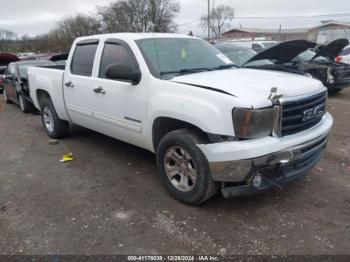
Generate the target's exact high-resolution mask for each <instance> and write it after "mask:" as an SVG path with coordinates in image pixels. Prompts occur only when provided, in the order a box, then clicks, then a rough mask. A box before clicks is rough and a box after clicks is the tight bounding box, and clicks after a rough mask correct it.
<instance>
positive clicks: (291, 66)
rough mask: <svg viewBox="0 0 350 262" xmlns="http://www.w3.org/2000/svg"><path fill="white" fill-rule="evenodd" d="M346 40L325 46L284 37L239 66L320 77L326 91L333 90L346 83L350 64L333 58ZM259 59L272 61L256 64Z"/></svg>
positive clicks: (349, 78) (345, 44) (345, 43)
mask: <svg viewBox="0 0 350 262" xmlns="http://www.w3.org/2000/svg"><path fill="white" fill-rule="evenodd" d="M348 44H349V40H347V39H338V40H335V41H333V42H332V43H330V44H328V45H326V46H317V44H316V43H312V42H308V41H305V40H294V41H288V42H284V43H280V44H278V45H276V46H274V47H272V48H269V49H267V50H265V51H262V52H261V53H259V54H257V55H256V56H254V57H252V58H250V59H249V60H248V61H247V62H246V63H245V64H244V65H243V66H244V67H246V68H247V67H248V68H258V69H266V70H277V71H285V72H290V73H296V74H303V75H311V76H312V77H314V78H316V79H318V80H320V81H321V82H322V83H323V84H324V85H325V86H326V87H327V88H328V91H329V92H330V93H337V92H340V91H341V90H342V89H343V88H345V87H348V86H350V65H349V64H346V63H342V62H336V57H337V56H338V55H339V54H340V53H341V51H342V50H343V49H344V47H346V46H347V45H348ZM310 49H313V50H314V51H310ZM262 60H265V61H266V60H269V61H270V62H272V64H271V63H266V64H259V65H257V64H256V61H262Z"/></svg>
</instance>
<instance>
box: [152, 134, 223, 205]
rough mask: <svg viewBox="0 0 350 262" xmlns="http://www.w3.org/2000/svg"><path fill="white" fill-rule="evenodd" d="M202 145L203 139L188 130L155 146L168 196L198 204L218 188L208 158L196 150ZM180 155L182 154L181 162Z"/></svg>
mask: <svg viewBox="0 0 350 262" xmlns="http://www.w3.org/2000/svg"><path fill="white" fill-rule="evenodd" d="M203 142H204V140H203V138H201V137H200V136H199V135H197V134H196V133H194V132H193V131H191V130H190V129H180V130H176V131H173V132H170V133H169V134H167V135H165V137H164V138H162V140H161V141H160V143H159V145H158V149H157V166H158V170H159V173H160V176H161V179H162V181H163V183H164V185H165V186H166V188H167V189H168V191H169V193H170V194H171V195H172V196H173V197H174V198H176V199H177V200H179V201H181V202H183V203H186V204H192V205H199V204H201V203H203V202H205V201H207V200H208V199H210V198H212V197H213V196H214V195H215V194H216V193H217V192H218V189H219V183H217V182H215V181H213V179H212V177H211V172H210V168H209V163H208V160H207V158H206V157H205V155H204V153H203V152H202V151H201V150H200V149H199V148H198V147H197V144H199V143H203ZM175 155H176V157H174V156H175ZM179 155H180V156H181V155H182V161H181V160H179ZM169 156H171V157H169ZM175 159H177V161H175ZM180 159H181V158H180ZM188 159H191V160H190V161H188ZM180 162H181V164H179V163H180ZM173 169H175V170H173ZM180 173H182V174H183V175H181V174H180ZM189 174H192V175H189ZM194 174H196V176H194ZM168 175H169V176H168ZM169 177H171V178H169ZM183 177H185V178H183ZM195 177H196V178H195ZM194 178H195V179H194ZM181 179H184V180H183V181H184V183H181V181H182V180H181ZM186 184H187V186H184V185H186Z"/></svg>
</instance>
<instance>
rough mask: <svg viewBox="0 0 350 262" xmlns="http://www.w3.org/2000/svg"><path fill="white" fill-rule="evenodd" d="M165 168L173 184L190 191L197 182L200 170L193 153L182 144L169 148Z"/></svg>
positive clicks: (181, 189) (180, 189) (165, 158)
mask: <svg viewBox="0 0 350 262" xmlns="http://www.w3.org/2000/svg"><path fill="white" fill-rule="evenodd" d="M164 170H165V173H166V175H167V177H168V179H169V181H170V182H171V184H172V185H173V186H174V187H175V188H176V189H178V190H179V191H182V192H190V191H191V190H192V189H193V188H194V187H195V186H196V184H197V180H198V171H197V169H196V166H195V164H194V161H193V159H192V157H191V155H190V154H189V153H188V152H187V151H186V150H185V149H184V148H183V147H181V146H173V147H170V148H169V149H168V151H167V152H166V153H165V157H164Z"/></svg>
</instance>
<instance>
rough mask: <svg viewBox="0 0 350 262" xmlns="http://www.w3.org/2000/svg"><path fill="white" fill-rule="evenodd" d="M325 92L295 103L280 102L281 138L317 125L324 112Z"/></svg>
mask: <svg viewBox="0 0 350 262" xmlns="http://www.w3.org/2000/svg"><path fill="white" fill-rule="evenodd" d="M326 102H327V92H322V93H319V94H316V95H313V96H309V97H306V98H304V99H299V100H296V101H288V102H282V107H283V109H282V129H281V135H282V136H289V135H293V134H296V133H299V132H302V131H305V130H307V129H310V128H312V127H313V126H315V125H317V124H318V123H319V122H320V121H321V120H322V117H323V116H324V114H325V112H326Z"/></svg>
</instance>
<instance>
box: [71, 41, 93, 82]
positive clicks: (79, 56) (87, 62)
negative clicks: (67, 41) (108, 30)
mask: <svg viewBox="0 0 350 262" xmlns="http://www.w3.org/2000/svg"><path fill="white" fill-rule="evenodd" d="M97 46H98V43H93V44H84V45H77V47H76V49H75V52H74V56H73V60H72V65H71V72H72V74H74V75H81V76H91V74H92V68H93V66H94V60H95V54H96V50H97Z"/></svg>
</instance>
